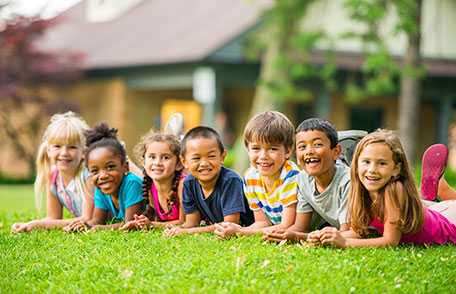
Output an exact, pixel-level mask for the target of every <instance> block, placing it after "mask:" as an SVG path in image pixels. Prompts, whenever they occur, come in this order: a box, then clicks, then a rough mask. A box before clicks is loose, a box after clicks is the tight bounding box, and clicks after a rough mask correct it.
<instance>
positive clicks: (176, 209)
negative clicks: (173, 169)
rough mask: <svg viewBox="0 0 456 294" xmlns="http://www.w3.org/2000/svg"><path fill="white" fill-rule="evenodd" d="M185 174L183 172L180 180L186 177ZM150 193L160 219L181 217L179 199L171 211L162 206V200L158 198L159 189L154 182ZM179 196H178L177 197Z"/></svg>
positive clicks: (170, 219)
mask: <svg viewBox="0 0 456 294" xmlns="http://www.w3.org/2000/svg"><path fill="white" fill-rule="evenodd" d="M185 176H186V175H185V174H184V173H181V175H180V177H179V182H180V181H182V180H183V179H185ZM150 194H151V195H152V201H153V203H154V207H155V213H156V214H157V217H158V219H159V220H160V221H162V222H163V221H172V220H177V219H179V200H177V201H176V202H175V203H174V204H173V205H172V206H171V209H170V210H169V211H164V210H163V209H162V207H161V206H160V201H159V200H158V191H157V189H156V188H155V185H154V183H152V185H151V186H150ZM176 198H177V197H176Z"/></svg>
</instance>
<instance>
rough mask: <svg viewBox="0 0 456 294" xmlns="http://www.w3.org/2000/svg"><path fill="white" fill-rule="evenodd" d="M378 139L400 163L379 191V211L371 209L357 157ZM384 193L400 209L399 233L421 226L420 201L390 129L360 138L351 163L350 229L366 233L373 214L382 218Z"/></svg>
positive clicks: (410, 174) (398, 143) (401, 148)
mask: <svg viewBox="0 0 456 294" xmlns="http://www.w3.org/2000/svg"><path fill="white" fill-rule="evenodd" d="M374 143H381V144H385V145H386V146H388V147H389V148H390V150H391V152H392V153H393V160H394V163H395V164H398V165H399V166H400V173H399V175H398V176H396V177H394V178H391V180H390V181H389V182H388V183H387V184H386V185H385V187H383V188H382V189H381V190H380V192H379V199H377V200H376V202H378V212H377V214H378V215H376V213H375V212H374V211H373V207H372V206H373V203H372V199H371V198H370V196H369V193H368V191H367V190H366V188H365V187H364V186H363V184H362V183H361V180H360V179H359V176H358V159H359V156H360V154H361V152H362V151H363V150H364V148H365V147H366V146H367V145H370V144H374ZM385 196H386V197H388V200H389V201H391V203H392V205H394V206H395V207H396V208H398V209H399V211H400V216H399V220H398V221H397V225H398V228H399V230H400V231H401V232H402V233H415V232H417V231H418V230H420V229H421V227H422V225H423V221H424V213H423V205H422V204H421V200H420V197H419V194H418V190H417V188H416V186H415V182H414V179H413V175H412V173H411V170H410V167H409V164H408V161H407V158H406V156H405V152H404V148H403V147H402V144H401V142H400V140H399V137H398V136H397V135H396V134H395V133H394V132H393V131H390V130H381V129H379V130H377V131H375V132H373V133H371V134H369V135H367V136H366V137H364V138H363V139H361V141H359V143H358V145H357V146H356V149H355V153H354V155H353V161H352V165H351V184H350V191H349V196H348V197H349V198H348V201H349V203H348V205H349V215H350V218H351V219H350V225H351V228H352V229H353V231H355V232H356V233H358V234H359V235H360V236H362V237H365V236H367V234H368V226H369V224H370V222H371V221H372V219H373V218H374V217H376V216H378V217H379V218H380V220H381V221H382V222H384V216H385V214H384V210H385Z"/></svg>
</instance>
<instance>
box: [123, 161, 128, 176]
mask: <svg viewBox="0 0 456 294" xmlns="http://www.w3.org/2000/svg"><path fill="white" fill-rule="evenodd" d="M129 170H130V169H129V168H128V160H125V162H124V164H123V165H122V173H123V174H124V175H127V174H128V172H129Z"/></svg>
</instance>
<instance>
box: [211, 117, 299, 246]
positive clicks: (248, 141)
mask: <svg viewBox="0 0 456 294" xmlns="http://www.w3.org/2000/svg"><path fill="white" fill-rule="evenodd" d="M244 143H245V146H246V148H247V152H248V155H249V161H250V168H249V169H248V170H247V171H246V172H245V175H244V193H245V196H246V198H247V200H248V202H249V207H250V209H252V210H253V213H254V218H255V222H254V223H253V224H252V225H250V226H248V227H241V226H239V225H237V224H233V223H230V222H224V223H220V224H217V225H215V231H214V233H215V234H216V235H217V236H218V237H219V238H222V239H223V238H228V237H230V236H232V235H251V234H255V233H263V232H265V231H267V230H270V229H273V228H275V229H278V228H280V229H287V228H288V227H290V226H291V225H293V224H294V221H295V215H296V203H297V182H296V175H297V174H298V173H299V169H298V167H297V165H296V164H295V163H294V162H292V161H290V157H291V154H292V150H293V146H294V127H293V125H292V124H291V122H290V120H289V119H288V118H287V117H286V116H285V115H284V114H282V113H280V112H277V111H266V112H262V113H260V114H257V115H255V116H254V117H253V118H252V119H251V120H250V121H249V122H248V123H247V125H246V127H245V129H244Z"/></svg>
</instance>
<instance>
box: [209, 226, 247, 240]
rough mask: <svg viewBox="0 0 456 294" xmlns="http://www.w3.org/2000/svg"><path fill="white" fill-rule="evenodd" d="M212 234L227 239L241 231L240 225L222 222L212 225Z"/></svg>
mask: <svg viewBox="0 0 456 294" xmlns="http://www.w3.org/2000/svg"><path fill="white" fill-rule="evenodd" d="M214 227H215V230H214V234H215V235H217V238H219V239H229V238H231V237H232V236H233V235H236V233H239V232H240V231H241V226H240V225H238V224H235V223H230V222H222V223H218V224H215V225H214Z"/></svg>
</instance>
